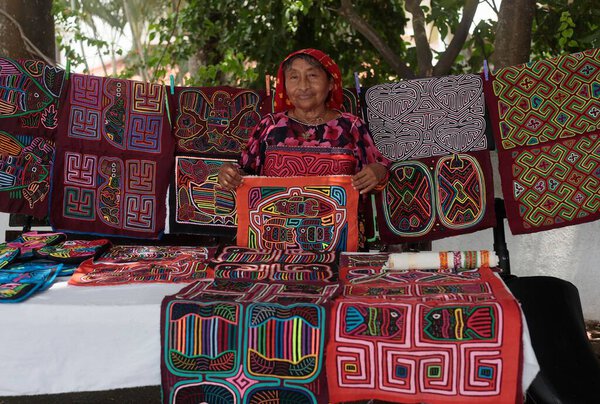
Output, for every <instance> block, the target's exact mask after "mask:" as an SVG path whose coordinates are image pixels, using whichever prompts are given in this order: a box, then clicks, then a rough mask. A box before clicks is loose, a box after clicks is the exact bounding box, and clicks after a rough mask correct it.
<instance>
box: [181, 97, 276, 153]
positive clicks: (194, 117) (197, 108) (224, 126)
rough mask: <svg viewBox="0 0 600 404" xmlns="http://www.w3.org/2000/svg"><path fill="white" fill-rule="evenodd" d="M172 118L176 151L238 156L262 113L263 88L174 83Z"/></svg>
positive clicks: (264, 109)
mask: <svg viewBox="0 0 600 404" xmlns="http://www.w3.org/2000/svg"><path fill="white" fill-rule="evenodd" d="M175 99H176V114H175V120H174V121H173V135H174V136H175V139H176V142H177V146H176V150H177V152H178V153H200V154H203V155H205V154H210V155H213V156H214V155H219V156H225V157H227V156H229V157H232V156H233V157H235V156H238V155H239V154H240V153H241V151H242V147H243V146H245V145H246V143H247V142H248V138H249V136H250V132H251V131H252V129H254V127H255V126H256V125H257V124H258V122H259V121H260V117H261V115H263V114H266V113H269V112H271V106H270V103H269V102H264V100H265V94H264V91H254V90H246V89H241V88H234V87H226V86H223V87H176V88H175Z"/></svg>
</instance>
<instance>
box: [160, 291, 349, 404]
mask: <svg viewBox="0 0 600 404" xmlns="http://www.w3.org/2000/svg"><path fill="white" fill-rule="evenodd" d="M337 289H338V285H337V284H322V285H317V284H303V283H295V284H277V283H271V284H267V283H261V282H255V281H252V282H242V281H231V280H227V281H215V282H203V281H199V282H196V283H194V284H192V285H190V286H188V287H186V288H185V289H184V290H182V291H181V292H179V293H178V294H177V295H174V296H168V297H166V298H165V299H164V300H163V303H162V308H161V346H162V351H161V377H162V394H163V397H162V399H163V402H164V403H187V402H190V400H193V401H194V402H223V403H242V402H244V403H257V404H258V403H265V402H277V403H294V404H296V403H298V404H302V403H318V402H319V403H320V402H326V400H327V383H326V381H325V378H324V377H325V357H324V352H325V344H326V331H327V327H326V324H327V322H326V316H327V312H328V311H327V309H326V307H327V305H328V302H329V301H330V299H331V297H332V296H333V295H334V294H335V292H336V291H337Z"/></svg>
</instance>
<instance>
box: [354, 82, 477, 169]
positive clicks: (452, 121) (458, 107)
mask: <svg viewBox="0 0 600 404" xmlns="http://www.w3.org/2000/svg"><path fill="white" fill-rule="evenodd" d="M365 106H366V120H367V123H368V125H369V131H370V132H371V135H372V136H373V141H374V142H375V145H376V146H377V148H378V149H379V150H380V151H381V153H382V154H383V155H384V156H385V157H387V158H388V159H390V160H392V161H403V160H411V159H421V158H429V157H434V156H445V155H448V154H452V153H465V152H471V151H477V150H485V149H487V147H488V141H487V136H486V122H485V102H484V97H483V82H482V79H481V77H480V76H478V75H474V74H462V75H457V76H444V77H431V78H423V79H415V80H404V81H401V82H398V83H386V84H379V85H376V86H373V87H370V88H368V89H367V90H366V91H365Z"/></svg>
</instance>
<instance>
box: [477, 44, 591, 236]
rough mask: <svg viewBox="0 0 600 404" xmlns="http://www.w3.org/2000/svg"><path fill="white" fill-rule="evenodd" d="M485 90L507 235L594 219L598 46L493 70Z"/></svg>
mask: <svg viewBox="0 0 600 404" xmlns="http://www.w3.org/2000/svg"><path fill="white" fill-rule="evenodd" d="M485 90H486V98H487V101H488V107H489V110H490V119H491V121H492V128H493V130H494V136H495V138H496V144H497V145H498V158H499V163H500V178H501V180H502V192H503V195H504V201H505V205H506V215H507V218H508V223H509V225H510V229H511V232H512V233H513V234H523V233H532V232H537V231H542V230H548V229H553V228H557V227H563V226H568V225H573V224H579V223H585V222H589V221H592V220H596V219H598V218H600V211H599V209H600V203H599V202H598V195H599V193H600V170H599V169H598V168H597V166H598V162H599V158H598V156H599V153H600V141H599V139H598V136H599V135H600V133H599V132H598V129H597V128H598V126H599V125H600V49H590V50H587V51H584V52H580V53H574V54H568V55H563V56H559V57H556V58H552V59H547V60H540V61H536V62H531V63H527V64H524V65H519V66H512V67H507V68H503V69H499V70H497V71H495V72H494V73H493V74H492V76H491V77H490V80H489V81H487V82H486V83H485Z"/></svg>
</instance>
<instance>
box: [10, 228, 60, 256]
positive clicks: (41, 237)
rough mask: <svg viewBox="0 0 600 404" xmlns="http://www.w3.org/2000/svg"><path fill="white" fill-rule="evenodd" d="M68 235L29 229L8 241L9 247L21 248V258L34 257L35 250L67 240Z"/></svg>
mask: <svg viewBox="0 0 600 404" xmlns="http://www.w3.org/2000/svg"><path fill="white" fill-rule="evenodd" d="M66 238H67V236H66V235H65V234H64V233H49V232H38V231H35V230H34V231H28V232H25V233H22V234H21V235H20V236H19V237H17V238H16V239H14V240H12V241H9V242H8V243H6V244H7V245H8V246H9V247H15V248H18V249H19V259H27V258H33V250H36V249H38V248H42V247H46V246H51V245H54V244H56V243H60V242H61V241H63V240H65V239H66Z"/></svg>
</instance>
